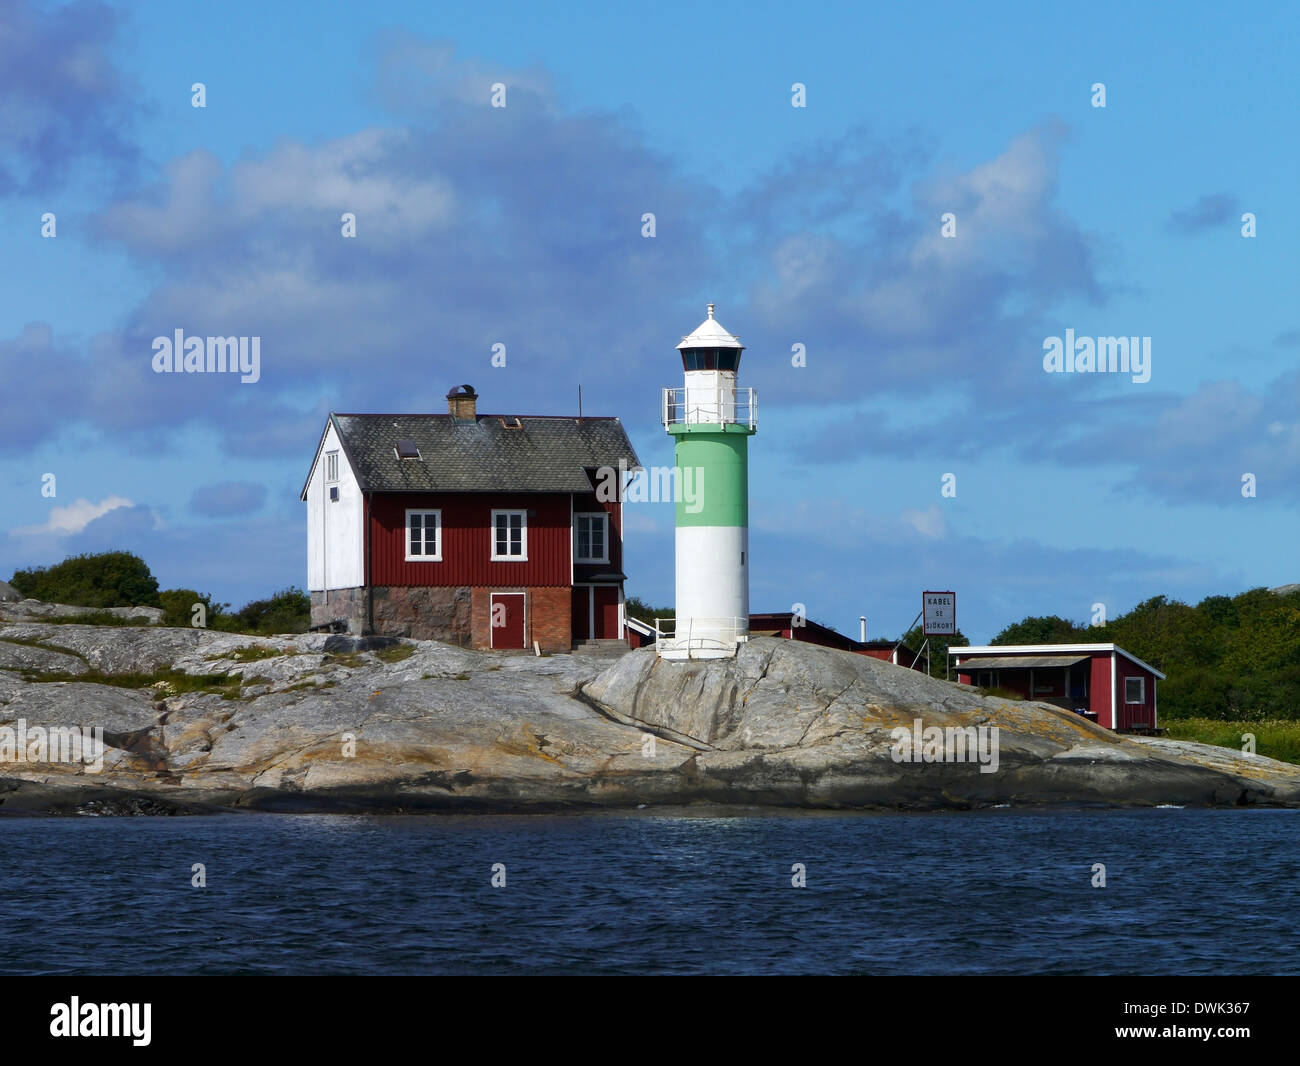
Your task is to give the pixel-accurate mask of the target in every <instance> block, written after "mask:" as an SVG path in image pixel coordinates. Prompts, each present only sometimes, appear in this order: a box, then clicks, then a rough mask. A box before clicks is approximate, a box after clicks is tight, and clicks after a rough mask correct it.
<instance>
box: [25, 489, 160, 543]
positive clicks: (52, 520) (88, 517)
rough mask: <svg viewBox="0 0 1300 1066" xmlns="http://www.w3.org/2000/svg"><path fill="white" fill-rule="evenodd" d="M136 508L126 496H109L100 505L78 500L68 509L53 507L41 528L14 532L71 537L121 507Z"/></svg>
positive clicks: (32, 527)
mask: <svg viewBox="0 0 1300 1066" xmlns="http://www.w3.org/2000/svg"><path fill="white" fill-rule="evenodd" d="M132 506H134V505H133V504H132V503H131V501H130V500H128V499H127V498H126V497H125V496H108V497H106V498H105V499H103V500H101V501H100V502H99V503H91V501H90V500H77V501H76V502H75V503H70V504H68V505H67V506H66V507H52V508H51V509H50V517H49V520H48V521H47V522H46V523H45V524H44V525H41V526H23V527H21V528H19V529H15V530H14V531H13V532H14V533H15V534H17V535H20V536H25V537H37V536H42V535H45V534H49V533H53V534H54V535H55V536H59V537H70V536H72V535H73V534H74V533H80V532H81V531H82V530H83V529H85V528H86V526H88V525H90V523H91V522H93V521H94V520H95V519H96V518H99V517H101V516H103V515H106V514H108V512H109V511H114V510H116V509H117V508H119V507H132Z"/></svg>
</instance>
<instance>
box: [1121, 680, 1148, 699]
mask: <svg viewBox="0 0 1300 1066" xmlns="http://www.w3.org/2000/svg"><path fill="white" fill-rule="evenodd" d="M1146 701H1147V679H1146V678H1145V677H1126V678H1124V702H1125V703H1146Z"/></svg>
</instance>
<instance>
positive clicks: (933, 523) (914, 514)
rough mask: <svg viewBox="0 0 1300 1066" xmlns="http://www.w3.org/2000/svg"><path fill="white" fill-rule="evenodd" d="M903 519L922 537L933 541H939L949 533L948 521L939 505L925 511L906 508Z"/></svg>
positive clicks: (933, 505)
mask: <svg viewBox="0 0 1300 1066" xmlns="http://www.w3.org/2000/svg"><path fill="white" fill-rule="evenodd" d="M901 517H902V519H903V521H904V522H905V523H906V524H907V525H909V526H911V527H912V528H913V529H914V530H916V531H917V532H918V533H920V534H921V536H923V537H929V538H930V539H931V540H937V539H938V538H939V537H942V536H943V535H944V534H945V533H947V532H948V522H947V519H945V518H944V516H943V510H942V508H940V506H939V505H938V504H937V503H932V504H930V506H929V507H927V508H926V509H925V510H924V511H918V510H916V509H915V508H910V507H909V508H905V509H904V510H903V514H902V516H901Z"/></svg>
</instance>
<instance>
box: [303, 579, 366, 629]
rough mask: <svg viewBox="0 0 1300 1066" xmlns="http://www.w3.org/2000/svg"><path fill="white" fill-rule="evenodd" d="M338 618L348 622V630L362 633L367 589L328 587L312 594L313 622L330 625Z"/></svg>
mask: <svg viewBox="0 0 1300 1066" xmlns="http://www.w3.org/2000/svg"><path fill="white" fill-rule="evenodd" d="M336 619H342V620H343V621H344V622H346V623H347V626H348V628H347V632H349V633H355V634H358V635H359V634H361V633H362V632H363V631H364V630H365V625H366V590H365V589H363V588H351V589H327V590H326V591H324V592H313V593H312V594H311V624H312V625H314V626H323V625H328V624H329V623H330V622H333V621H335V620H336Z"/></svg>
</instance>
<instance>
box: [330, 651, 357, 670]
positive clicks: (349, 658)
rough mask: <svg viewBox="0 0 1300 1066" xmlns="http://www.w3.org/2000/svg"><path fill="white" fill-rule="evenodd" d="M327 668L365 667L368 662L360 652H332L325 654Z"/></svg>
mask: <svg viewBox="0 0 1300 1066" xmlns="http://www.w3.org/2000/svg"><path fill="white" fill-rule="evenodd" d="M325 665H326V666H350V667H354V668H355V667H358V666H365V665H366V660H365V659H364V658H363V657H362V655H361V653H360V652H359V651H343V652H338V651H331V652H327V653H326V654H325Z"/></svg>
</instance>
